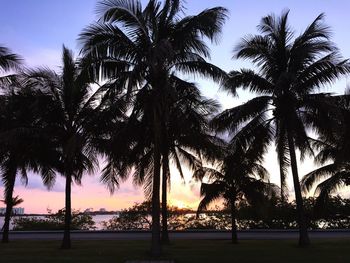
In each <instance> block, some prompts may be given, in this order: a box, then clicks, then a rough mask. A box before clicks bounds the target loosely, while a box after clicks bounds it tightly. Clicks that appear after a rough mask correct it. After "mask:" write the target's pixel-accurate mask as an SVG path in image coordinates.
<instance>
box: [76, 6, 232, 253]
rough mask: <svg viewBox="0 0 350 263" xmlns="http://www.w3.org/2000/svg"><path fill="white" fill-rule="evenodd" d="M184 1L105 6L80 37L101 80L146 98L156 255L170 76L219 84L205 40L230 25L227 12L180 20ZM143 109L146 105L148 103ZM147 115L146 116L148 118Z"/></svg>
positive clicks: (210, 11)
mask: <svg viewBox="0 0 350 263" xmlns="http://www.w3.org/2000/svg"><path fill="white" fill-rule="evenodd" d="M183 11H184V8H183V3H182V1H180V0H166V1H164V3H163V4H162V3H161V2H160V1H156V0H151V1H149V2H148V4H147V5H146V6H145V8H144V9H142V4H141V1H126V0H122V1H113V0H112V1H101V2H100V3H99V4H98V13H99V15H100V19H99V20H98V22H97V23H94V24H92V25H90V26H89V27H87V28H86V29H85V30H84V31H83V32H82V33H81V35H80V41H81V42H82V43H83V47H82V54H83V55H84V56H85V57H89V58H92V60H93V61H95V65H96V67H97V68H99V67H100V66H101V65H102V69H101V70H100V71H99V73H101V77H108V78H110V79H112V80H114V82H113V83H114V85H113V86H111V87H113V88H116V89H119V90H123V91H124V92H126V93H127V94H128V96H129V98H130V99H131V100H135V99H136V98H137V99H139V100H140V99H142V96H143V95H146V96H147V95H151V96H148V99H147V101H148V103H147V107H146V108H138V107H137V106H138V105H137V102H135V104H134V105H136V106H135V108H136V109H135V110H136V111H141V112H144V114H146V115H147V125H148V127H149V129H150V130H152V135H153V136H152V138H151V140H152V145H153V146H152V150H153V157H152V158H153V166H154V169H153V178H152V182H153V183H152V187H153V189H152V219H153V220H152V224H153V225H152V255H153V256H159V255H160V253H161V246H160V196H159V195H160V179H161V176H160V169H161V145H162V138H163V135H164V133H165V130H164V127H165V126H164V124H165V123H166V121H167V119H168V115H169V108H170V107H171V105H172V103H173V98H172V96H171V94H172V92H171V85H170V83H171V81H170V75H171V74H175V73H179V72H181V73H184V74H191V75H200V76H204V77H210V78H212V79H214V80H218V81H219V80H221V79H222V77H223V75H224V72H223V71H222V70H220V69H219V68H217V67H216V66H214V65H212V64H209V63H208V62H206V60H205V59H206V58H208V57H209V53H210V52H209V48H208V46H207V45H206V44H205V43H204V41H203V38H208V39H209V40H211V41H213V42H216V41H217V40H218V36H219V34H220V32H221V27H222V25H223V23H224V21H225V19H226V13H227V11H226V9H224V8H221V7H216V8H211V9H207V10H204V11H203V12H201V13H199V14H198V15H195V16H188V17H182V13H183ZM140 105H146V104H144V103H142V104H140ZM146 112H147V113H146Z"/></svg>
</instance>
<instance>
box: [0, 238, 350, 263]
mask: <svg viewBox="0 0 350 263" xmlns="http://www.w3.org/2000/svg"><path fill="white" fill-rule="evenodd" d="M59 245H60V242H59V241H28V240H17V241H13V242H11V243H9V244H0V262H6V263H8V262H57V263H58V262H60V263H61V262H62V263H63V262H64V263H66V262H86V263H89V262H101V263H102V262H113V263H123V262H125V261H126V260H135V259H149V255H148V250H149V242H147V241H120V240H114V241H112V240H109V241H108V240H107V241H103V240H100V241H92V240H90V241H86V240H85V241H74V242H73V249H72V250H69V251H63V250H60V249H59V248H58V247H59ZM163 252H164V253H163V254H164V257H163V258H164V259H174V260H175V262H177V263H196V262H198V263H204V262H205V263H206V262H208V263H211V262H215V263H219V262H220V263H226V262H227V263H228V262H230V263H232V262H238V263H248V262H249V263H251V262H259V263H265V262H266V263H267V262H268V263H275V262H276V263H277V262H278V263H280V262H283V263H303V262H305V263H312V262H317V263H323V262H324V263H326V262H327V263H328V262H331V263H340V262H341V263H345V262H350V239H336V240H335V239H333V240H316V241H314V242H313V244H312V245H311V246H310V247H309V248H304V249H301V248H298V247H297V246H296V241H295V240H293V241H292V240H269V241H266V240H265V241H264V240H260V241H241V243H240V244H239V245H232V244H230V243H229V241H227V240H176V241H173V242H172V243H171V245H168V246H165V247H164V248H163Z"/></svg>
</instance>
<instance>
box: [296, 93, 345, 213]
mask: <svg viewBox="0 0 350 263" xmlns="http://www.w3.org/2000/svg"><path fill="white" fill-rule="evenodd" d="M329 104H330V105H334V107H335V110H334V114H333V115H332V122H331V123H327V125H329V126H330V127H331V132H330V133H324V134H322V135H321V136H320V137H319V138H318V139H315V140H313V145H314V147H315V148H316V149H318V150H319V152H318V154H317V155H316V156H315V163H316V164H318V165H321V167H319V168H317V169H315V170H314V171H312V172H310V173H308V174H306V175H305V176H304V177H303V179H302V181H301V186H302V190H304V192H310V190H311V189H312V188H313V187H314V186H316V189H315V194H316V195H318V197H317V203H316V205H317V207H318V208H322V206H324V205H325V203H326V202H327V201H328V199H329V197H330V195H331V194H334V193H336V192H337V191H338V190H339V188H342V187H344V186H348V185H349V184H350V173H349V169H350V159H349V156H350V155H349V154H350V153H349V149H350V141H349V132H350V97H349V90H347V91H346V94H345V95H343V96H332V97H331V98H330V100H329Z"/></svg>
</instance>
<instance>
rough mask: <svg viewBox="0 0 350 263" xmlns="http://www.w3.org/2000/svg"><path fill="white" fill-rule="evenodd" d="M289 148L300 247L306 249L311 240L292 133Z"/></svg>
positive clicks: (289, 136)
mask: <svg viewBox="0 0 350 263" xmlns="http://www.w3.org/2000/svg"><path fill="white" fill-rule="evenodd" d="M288 146H289V154H290V164H291V168H292V175H293V183H294V192H295V200H296V203H297V213H298V224H299V246H300V247H306V246H308V245H310V239H309V235H308V232H307V226H306V219H305V213H304V205H303V197H302V195H301V189H300V182H299V175H298V166H297V158H296V155H295V146H294V139H293V137H292V136H291V135H290V133H288Z"/></svg>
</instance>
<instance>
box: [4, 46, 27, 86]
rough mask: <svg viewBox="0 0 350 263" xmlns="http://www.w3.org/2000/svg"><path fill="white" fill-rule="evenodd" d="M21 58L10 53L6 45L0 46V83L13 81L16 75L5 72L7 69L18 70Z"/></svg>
mask: <svg viewBox="0 0 350 263" xmlns="http://www.w3.org/2000/svg"><path fill="white" fill-rule="evenodd" d="M22 62H23V61H22V58H21V57H20V56H18V55H17V54H14V53H12V52H11V51H10V50H9V49H8V48H7V47H4V46H0V85H9V84H11V83H13V82H14V80H15V77H16V75H15V74H13V73H10V74H6V72H8V71H18V70H20V69H21V66H22Z"/></svg>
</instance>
